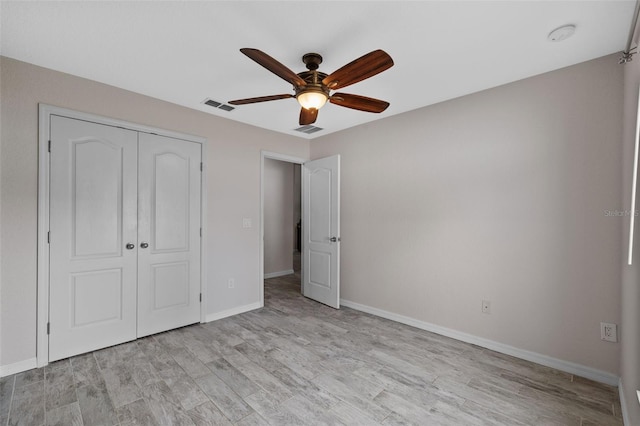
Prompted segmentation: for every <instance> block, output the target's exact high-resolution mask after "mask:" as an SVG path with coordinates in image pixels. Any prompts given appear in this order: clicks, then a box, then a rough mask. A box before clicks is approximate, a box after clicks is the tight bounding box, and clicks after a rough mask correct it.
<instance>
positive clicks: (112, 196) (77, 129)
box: [49, 116, 138, 361]
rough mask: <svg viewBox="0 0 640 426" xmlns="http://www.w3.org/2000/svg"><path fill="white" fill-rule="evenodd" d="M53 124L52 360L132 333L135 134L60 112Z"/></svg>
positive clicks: (131, 336)
mask: <svg viewBox="0 0 640 426" xmlns="http://www.w3.org/2000/svg"><path fill="white" fill-rule="evenodd" d="M50 125H51V155H50V161H51V163H50V166H51V167H50V170H51V175H50V218H49V220H50V277H49V278H50V285H49V291H50V294H49V298H50V312H49V322H50V328H51V330H50V335H49V361H55V360H58V359H62V358H66V357H68V356H72V355H76V354H79V353H83V352H88V351H92V350H95V349H98V348H102V347H106V346H111V345H114V344H118V343H122V342H126V341H129V340H133V339H135V338H136V309H137V307H136V288H137V285H136V281H137V276H136V262H137V250H136V249H137V241H136V240H137V191H138V188H137V169H138V159H137V142H138V141H137V140H138V133H137V132H134V131H130V130H125V129H121V128H116V127H111V126H105V125H100V124H96V123H90V122H86V121H81V120H75V119H70V118H64V117H58V116H53V117H52V118H51V123H50ZM127 247H128V248H127Z"/></svg>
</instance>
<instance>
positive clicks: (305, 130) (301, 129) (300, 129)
mask: <svg viewBox="0 0 640 426" xmlns="http://www.w3.org/2000/svg"><path fill="white" fill-rule="evenodd" d="M293 130H295V131H296V132H302V133H306V134H308V135H310V134H311V133H315V132H319V131H320V130H324V129H323V128H322V127H316V126H312V125H311V124H308V125H306V126H300V127H298V128H297V129H293Z"/></svg>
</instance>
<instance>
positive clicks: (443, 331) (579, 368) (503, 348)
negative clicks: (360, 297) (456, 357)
mask: <svg viewBox="0 0 640 426" xmlns="http://www.w3.org/2000/svg"><path fill="white" fill-rule="evenodd" d="M340 304H341V305H342V306H346V307H347V308H351V309H355V310H358V311H362V312H366V313H368V314H372V315H375V316H378V317H382V318H386V319H389V320H392V321H396V322H399V323H402V324H406V325H410V326H412V327H416V328H419V329H421V330H426V331H430V332H432V333H436V334H440V335H442V336H446V337H451V338H452V339H456V340H460V341H462V342H467V343H471V344H473V345H477V346H481V347H483V348H487V349H491V350H492V351H496V352H500V353H503V354H506V355H511V356H514V357H516V358H521V359H524V360H526V361H531V362H535V363H536V364H541V365H544V366H547V367H551V368H555V369H557V370H560V371H564V372H566V373H570V374H575V375H576V376H580V377H585V378H587V379H591V380H594V381H596V382H600V383H605V384H607V385H611V386H618V382H619V380H620V378H619V377H618V376H616V375H615V374H611V373H607V372H606V371H601V370H597V369H595V368H591V367H587V366H584V365H581V364H576V363H573V362H569V361H564V360H561V359H558V358H553V357H550V356H547V355H543V354H539V353H537V352H531V351H527V350H524V349H519V348H516V347H513V346H509V345H505V344H504V343H500V342H496V341H493V340H489V339H485V338H483V337H478V336H474V335H472V334H467V333H463V332H461V331H457V330H453V329H450V328H446V327H441V326H439V325H436V324H431V323H428V322H424V321H420V320H417V319H414V318H410V317H406V316H404V315H399V314H395V313H393V312H388V311H384V310H382V309H378V308H373V307H371V306H367V305H361V304H360V303H356V302H352V301H350V300H345V299H340Z"/></svg>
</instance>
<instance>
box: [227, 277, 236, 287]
mask: <svg viewBox="0 0 640 426" xmlns="http://www.w3.org/2000/svg"><path fill="white" fill-rule="evenodd" d="M227 284H228V285H229V288H234V287H235V286H236V280H234V279H233V278H229V281H227Z"/></svg>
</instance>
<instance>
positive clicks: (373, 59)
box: [229, 48, 393, 125]
mask: <svg viewBox="0 0 640 426" xmlns="http://www.w3.org/2000/svg"><path fill="white" fill-rule="evenodd" d="M240 51H241V52H242V53H244V54H245V55H247V56H248V57H249V58H250V59H253V60H254V61H255V62H257V63H258V64H260V65H262V66H263V67H265V68H266V69H268V70H269V71H271V72H272V73H274V74H275V75H277V76H278V77H280V78H282V79H284V80H286V81H288V82H289V83H291V84H292V85H293V90H294V91H295V94H290V93H285V94H281V95H271V96H260V97H257V98H247V99H237V100H235V101H229V103H230V104H231V105H245V104H253V103H257V102H266V101H275V100H278V99H287V98H296V99H297V100H298V103H299V104H300V106H301V107H302V108H301V110H300V125H306V124H312V123H315V121H316V119H317V118H318V110H319V109H320V108H322V106H323V105H324V104H325V103H326V102H327V101H329V102H331V103H332V104H336V105H340V106H343V107H347V108H351V109H357V110H360V111H366V112H377V113H380V112H382V111H384V110H385V109H387V107H388V106H389V102H385V101H381V100H379V99H373V98H368V97H366V96H360V95H352V94H349V93H334V94H331V93H330V92H331V91H332V90H337V89H340V88H343V87H346V86H349V85H351V84H354V83H357V82H359V81H362V80H365V79H367V78H369V77H373V76H374V75H376V74H379V73H381V72H382V71H384V70H386V69H388V68H391V67H392V66H393V59H391V56H389V55H388V54H387V53H386V52H384V51H383V50H374V51H373V52H370V53H367V54H366V55H364V56H361V57H360V58H358V59H356V60H354V61H352V62H350V63H348V64H347V65H345V66H343V67H342V68H340V69H338V70H336V71H334V72H333V73H331V74H325V73H323V72H320V71H318V67H319V66H320V64H321V63H322V56H320V55H319V54H317V53H307V54H306V55H304V56H303V57H302V62H304V64H305V65H306V66H307V70H308V71H303V72H301V73H298V74H296V73H294V72H293V71H291V70H290V69H289V68H287V67H286V66H284V65H282V64H281V63H280V62H278V61H277V60H275V59H273V58H272V57H271V56H269V55H267V54H266V53H264V52H262V51H260V50H258V49H250V48H244V49H240Z"/></svg>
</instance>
